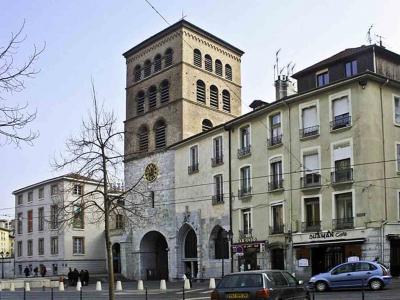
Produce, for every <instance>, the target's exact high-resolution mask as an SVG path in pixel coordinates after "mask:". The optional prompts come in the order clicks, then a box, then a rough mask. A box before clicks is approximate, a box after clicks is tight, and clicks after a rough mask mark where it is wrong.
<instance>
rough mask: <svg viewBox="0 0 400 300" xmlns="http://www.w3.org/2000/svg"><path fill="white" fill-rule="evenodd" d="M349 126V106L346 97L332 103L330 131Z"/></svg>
mask: <svg viewBox="0 0 400 300" xmlns="http://www.w3.org/2000/svg"><path fill="white" fill-rule="evenodd" d="M350 124H351V116H350V104H349V98H348V96H344V97H341V98H338V99H335V100H333V101H332V122H331V129H332V130H334V129H339V128H343V127H348V126H350Z"/></svg>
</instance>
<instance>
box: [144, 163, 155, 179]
mask: <svg viewBox="0 0 400 300" xmlns="http://www.w3.org/2000/svg"><path fill="white" fill-rule="evenodd" d="M157 176H158V167H157V165H156V164H153V163H150V164H148V165H147V166H146V169H145V170H144V178H146V180H147V181H150V182H152V181H154V180H156V179H157Z"/></svg>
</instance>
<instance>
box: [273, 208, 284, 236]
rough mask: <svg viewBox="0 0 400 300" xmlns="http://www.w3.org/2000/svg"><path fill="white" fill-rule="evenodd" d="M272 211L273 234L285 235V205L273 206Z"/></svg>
mask: <svg viewBox="0 0 400 300" xmlns="http://www.w3.org/2000/svg"><path fill="white" fill-rule="evenodd" d="M271 209H272V233H283V205H282V204H278V205H273V206H271Z"/></svg>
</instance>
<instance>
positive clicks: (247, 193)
mask: <svg viewBox="0 0 400 300" xmlns="http://www.w3.org/2000/svg"><path fill="white" fill-rule="evenodd" d="M238 197H239V199H246V198H249V197H251V186H248V187H242V188H241V189H240V190H239V191H238Z"/></svg>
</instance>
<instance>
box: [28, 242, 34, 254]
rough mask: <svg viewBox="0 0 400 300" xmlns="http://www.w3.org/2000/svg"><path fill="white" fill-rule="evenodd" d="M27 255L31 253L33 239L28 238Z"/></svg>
mask: <svg viewBox="0 0 400 300" xmlns="http://www.w3.org/2000/svg"><path fill="white" fill-rule="evenodd" d="M27 255H28V256H32V255H33V241H32V240H28V247H27Z"/></svg>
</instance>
